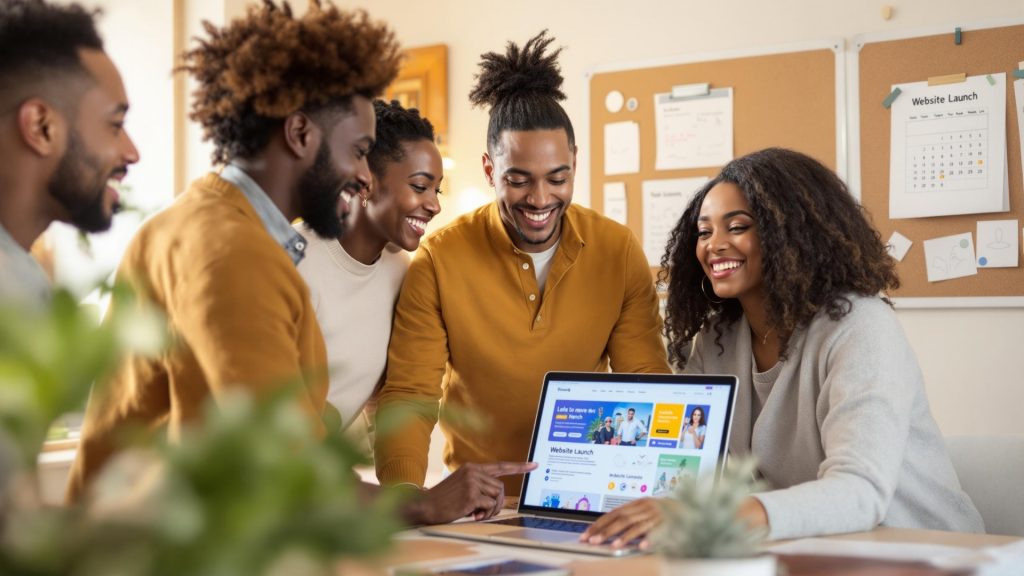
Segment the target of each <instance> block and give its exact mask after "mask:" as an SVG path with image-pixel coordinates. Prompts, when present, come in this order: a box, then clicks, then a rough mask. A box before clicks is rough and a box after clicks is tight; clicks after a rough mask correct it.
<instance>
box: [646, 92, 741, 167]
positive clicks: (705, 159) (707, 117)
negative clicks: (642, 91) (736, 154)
mask: <svg viewBox="0 0 1024 576" xmlns="http://www.w3.org/2000/svg"><path fill="white" fill-rule="evenodd" d="M654 114H655V133H656V138H657V146H658V149H657V154H656V156H655V164H654V168H655V169H656V170H681V169H684V168H702V167H707V166H723V165H725V164H726V163H728V162H729V161H730V160H732V157H733V150H732V88H718V89H715V90H712V91H711V92H710V93H709V94H707V95H705V96H691V97H687V98H673V97H672V95H671V94H655V95H654Z"/></svg>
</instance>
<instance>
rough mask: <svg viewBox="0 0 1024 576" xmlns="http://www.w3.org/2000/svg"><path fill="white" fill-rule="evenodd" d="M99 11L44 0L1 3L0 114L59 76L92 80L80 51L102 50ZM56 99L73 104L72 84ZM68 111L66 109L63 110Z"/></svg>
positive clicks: (9, 0) (5, 0) (56, 93)
mask: <svg viewBox="0 0 1024 576" xmlns="http://www.w3.org/2000/svg"><path fill="white" fill-rule="evenodd" d="M97 14H99V10H86V9H85V8H83V7H82V6H80V5H79V4H70V5H66V6H61V5H54V4H48V3H46V2H43V1H42V0H0V54H3V57H0V113H6V112H8V111H9V109H10V108H11V107H12V106H15V105H17V104H18V103H20V102H21V101H22V100H24V99H25V98H26V97H27V96H29V95H30V94H31V93H33V92H35V91H38V90H40V89H41V88H43V84H44V83H47V82H52V80H53V79H54V78H71V77H78V78H90V79H91V78H92V77H91V75H90V74H89V72H88V70H86V69H85V67H84V66H83V65H82V62H81V59H80V58H79V54H78V51H79V50H80V49H83V48H86V49H92V50H103V40H102V39H101V38H100V35H99V33H98V32H97V31H96V23H95V17H96V15H97ZM51 91H52V92H53V94H51V96H53V97H57V98H60V99H62V100H63V101H64V102H62V103H69V102H71V101H73V100H74V99H75V97H76V96H77V92H74V94H69V93H68V91H67V86H66V85H63V86H61V87H60V89H59V90H51ZM63 107H64V108H66V107H67V106H63Z"/></svg>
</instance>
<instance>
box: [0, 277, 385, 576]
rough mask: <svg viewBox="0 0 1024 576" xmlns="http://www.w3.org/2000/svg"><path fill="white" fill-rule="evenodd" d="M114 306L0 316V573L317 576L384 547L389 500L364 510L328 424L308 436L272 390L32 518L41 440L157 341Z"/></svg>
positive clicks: (145, 442)
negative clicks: (79, 500)
mask: <svg viewBox="0 0 1024 576" xmlns="http://www.w3.org/2000/svg"><path fill="white" fill-rule="evenodd" d="M117 290H126V288H117ZM115 302H121V303H127V302H131V305H118V307H117V308H114V309H112V310H111V311H110V312H109V313H108V316H107V319H106V320H105V321H104V322H103V323H99V322H98V316H97V314H96V313H95V311H94V310H90V309H88V308H83V307H81V306H79V305H78V303H77V302H76V301H75V299H74V297H73V296H71V295H70V294H69V293H67V292H65V291H61V290H58V291H57V292H56V293H55V295H54V298H53V300H52V303H51V305H50V306H49V307H46V308H44V309H40V310H31V309H24V308H18V307H11V306H4V305H3V303H0V320H2V322H0V459H2V458H3V457H4V456H6V457H7V458H6V459H3V460H2V461H0V574H22V575H35V576H50V575H52V576H58V575H70V574H74V575H75V576H94V575H95V576H99V575H109V574H121V575H136V574H138V575H147V576H160V575H163V574H166V575H168V576H169V575H172V574H173V575H177V574H190V575H193V576H203V575H206V574H209V575H211V576H212V575H217V576H233V575H239V576H241V575H250V574H251V575H277V574H282V575H284V574H311V575H317V574H323V575H325V576H326V575H328V574H333V573H336V567H337V563H338V560H339V559H341V558H345V559H351V558H366V557H368V556H372V555H374V554H379V553H381V552H382V551H384V550H386V549H387V548H388V546H389V545H390V541H391V535H392V534H393V533H394V532H395V531H397V530H398V529H400V527H401V526H400V523H399V521H398V518H397V515H396V514H395V512H394V509H395V504H396V499H397V498H398V495H397V494H396V493H390V494H382V495H380V496H378V497H376V498H372V499H371V498H365V497H364V495H363V494H362V493H361V488H360V484H359V482H358V479H357V477H356V475H355V474H354V473H353V471H352V469H353V466H354V465H356V464H358V463H361V462H363V456H361V455H360V454H359V451H358V450H357V449H356V448H355V447H354V446H353V445H352V444H351V443H350V442H349V441H348V440H346V439H345V438H344V437H343V436H342V435H341V434H340V433H339V432H336V431H337V429H338V425H337V423H335V424H334V425H328V426H327V428H328V434H327V437H326V438H321V437H318V436H317V435H316V433H315V432H314V427H313V425H312V422H311V421H310V418H309V415H308V414H307V413H305V412H303V411H302V410H301V409H300V408H299V407H298V406H296V405H295V403H294V401H293V398H294V397H295V395H294V394H291V393H290V392H291V391H292V388H290V385H289V384H286V383H282V385H281V386H279V387H277V390H278V392H277V393H274V394H269V395H266V394H264V395H262V396H260V397H253V396H250V395H248V394H246V393H245V392H243V391H242V390H241V387H240V390H239V391H238V392H235V393H230V394H225V395H222V396H220V397H218V399H217V402H216V404H215V405H214V403H213V402H210V403H209V405H208V406H207V410H206V414H205V417H204V419H203V422H202V423H201V424H197V425H195V426H192V427H189V428H187V429H186V430H184V431H183V432H182V437H181V439H180V441H179V442H175V443H167V442H160V441H156V442H155V441H153V440H151V439H149V438H151V435H147V434H140V435H138V440H137V441H136V442H135V444H134V445H132V446H130V447H128V448H127V449H126V450H125V451H124V452H123V453H122V454H121V456H119V457H118V458H117V459H115V460H113V461H112V462H111V463H110V465H108V466H107V467H106V468H105V469H104V471H103V472H102V473H101V474H100V476H99V477H98V478H97V480H96V484H95V491H94V493H93V496H92V497H91V498H90V499H88V500H87V502H86V503H85V504H84V505H81V506H75V507H47V506H45V505H43V504H42V503H41V502H40V500H39V498H38V491H37V490H35V489H34V486H33V484H34V483H33V479H32V471H33V469H34V466H35V462H36V458H37V456H38V452H39V449H40V447H41V445H42V442H43V440H44V438H45V436H46V430H47V428H48V427H49V425H50V424H51V423H52V422H53V420H54V419H55V418H57V417H58V416H59V415H60V414H62V413H63V412H64V411H67V410H69V409H74V408H77V407H80V406H81V405H82V404H83V403H84V400H85V398H86V396H87V394H88V391H89V389H90V387H91V386H92V384H93V382H94V381H97V379H98V381H99V382H102V376H103V375H104V374H105V373H107V372H108V371H109V370H110V369H111V368H112V367H113V366H116V365H117V362H118V359H119V358H120V357H121V355H122V354H123V353H124V352H125V351H126V350H129V349H131V350H137V351H138V350H140V349H141V350H143V351H149V352H153V353H159V352H160V351H161V350H162V349H163V346H164V344H165V342H166V341H167V339H166V332H167V330H166V327H165V325H164V323H163V320H162V317H160V316H159V315H158V314H157V315H156V316H154V314H155V312H154V311H153V310H152V309H151V308H149V307H147V306H146V305H145V304H144V303H143V302H141V301H138V300H132V299H131V298H126V297H125V295H120V294H119V297H118V298H115ZM4 471H6V472H7V474H6V477H7V478H8V479H9V480H10V479H12V478H13V480H11V481H9V482H6V483H5V482H3V480H4V478H3V477H4V474H3V472H4Z"/></svg>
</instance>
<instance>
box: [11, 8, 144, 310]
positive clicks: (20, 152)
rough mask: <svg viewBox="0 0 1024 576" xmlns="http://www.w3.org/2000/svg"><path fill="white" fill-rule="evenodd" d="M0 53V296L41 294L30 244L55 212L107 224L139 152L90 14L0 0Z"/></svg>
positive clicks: (57, 216) (98, 227) (90, 227)
mask: <svg viewBox="0 0 1024 576" xmlns="http://www.w3.org/2000/svg"><path fill="white" fill-rule="evenodd" d="M0 54H3V58H0V301H10V300H14V301H17V302H19V303H21V302H34V303H40V302H45V301H46V300H47V296H48V294H49V292H50V286H49V281H48V279H47V278H46V276H45V274H44V273H43V270H42V268H40V266H39V264H38V263H37V262H36V261H35V260H34V259H33V258H32V257H31V256H30V255H29V250H30V248H31V246H32V243H33V242H35V240H36V239H37V238H38V237H39V235H40V234H42V233H43V231H44V230H46V228H47V226H49V225H50V223H51V222H53V221H54V220H59V221H61V222H67V223H69V224H72V225H74V226H76V227H78V228H79V229H81V230H83V231H85V232H99V231H102V230H106V229H108V228H110V221H111V218H112V217H113V214H114V212H116V211H117V207H118V196H117V192H116V190H115V187H116V181H119V180H121V179H122V178H124V176H125V175H126V174H127V172H128V165H129V164H134V163H135V162H137V161H138V160H139V155H138V152H137V151H136V150H135V145H134V144H132V141H131V138H129V137H128V134H127V133H126V132H125V131H124V118H125V114H126V112H127V111H128V97H127V95H126V94H125V90H124V85H123V84H122V82H121V76H120V75H119V74H118V72H117V68H116V67H115V66H114V63H113V62H111V61H110V58H108V57H107V55H106V54H105V53H104V52H103V41H102V40H101V39H100V37H99V34H98V33H97V32H96V27H95V23H94V21H93V13H91V12H88V11H86V10H85V9H84V8H82V7H81V6H79V5H77V4H73V5H70V6H51V5H48V4H46V3H44V2H42V1H41V0H0Z"/></svg>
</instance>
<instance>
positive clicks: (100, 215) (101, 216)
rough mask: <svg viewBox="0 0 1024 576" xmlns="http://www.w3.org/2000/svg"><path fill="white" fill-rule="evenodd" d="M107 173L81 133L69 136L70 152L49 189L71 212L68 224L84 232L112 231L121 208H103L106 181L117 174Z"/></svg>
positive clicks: (123, 168)
mask: <svg viewBox="0 0 1024 576" xmlns="http://www.w3.org/2000/svg"><path fill="white" fill-rule="evenodd" d="M125 169H126V168H125V167H124V166H122V167H120V168H118V169H117V170H115V171H114V172H113V173H105V172H104V171H103V168H102V167H101V166H100V162H99V161H98V160H96V158H95V157H94V156H91V155H90V154H88V153H87V152H86V151H85V147H84V146H83V145H82V141H81V139H80V138H79V137H78V133H77V132H75V131H72V132H71V133H70V134H69V135H68V149H67V150H66V151H65V152H64V156H63V157H62V158H61V159H60V164H58V165H57V170H56V171H55V172H54V173H53V176H52V177H50V181H49V183H48V184H47V190H48V191H49V193H50V196H52V197H54V198H56V199H57V201H58V202H60V203H61V205H62V206H64V209H65V210H67V212H68V222H69V223H70V224H72V225H73V226H75V227H77V228H78V229H80V230H82V231H83V232H103V231H104V230H108V229H109V228H110V223H111V220H112V219H113V213H114V212H117V211H118V208H119V207H120V206H119V205H118V204H116V203H115V204H114V206H113V210H112V212H111V214H107V213H106V211H105V210H104V206H103V197H104V195H105V194H104V193H105V191H106V188H107V181H108V180H109V179H110V178H111V177H113V176H114V175H116V174H117V173H118V172H123V171H125Z"/></svg>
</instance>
